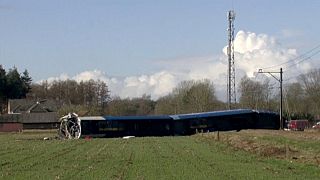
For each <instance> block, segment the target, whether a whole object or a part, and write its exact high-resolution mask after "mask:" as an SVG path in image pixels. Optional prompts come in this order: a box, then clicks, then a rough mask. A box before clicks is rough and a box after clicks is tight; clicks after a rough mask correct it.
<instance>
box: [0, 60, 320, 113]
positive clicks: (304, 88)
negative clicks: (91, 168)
mask: <svg viewBox="0 0 320 180" xmlns="http://www.w3.org/2000/svg"><path fill="white" fill-rule="evenodd" d="M31 82H32V79H31V77H30V76H29V73H28V71H27V70H25V71H24V72H23V73H21V74H20V73H19V72H18V70H17V68H12V69H9V71H8V72H6V71H5V70H4V69H3V68H2V66H1V65H0V102H1V103H0V105H1V109H2V110H3V109H4V107H5V105H6V101H7V99H16V98H25V97H27V98H31V99H37V100H41V99H50V100H54V101H56V102H57V103H58V105H59V107H58V108H60V110H61V113H62V114H63V113H66V112H68V111H75V112H82V113H83V114H87V115H102V114H110V115H152V114H179V113H193V112H205V111H213V110H221V109H226V107H227V105H226V103H223V102H221V101H219V100H218V99H217V97H216V93H215V87H214V84H213V83H212V82H211V81H209V80H201V81H193V80H191V81H183V82H181V83H180V84H179V85H178V86H177V87H176V88H174V89H173V90H172V92H171V93H170V94H168V95H166V96H163V97H161V98H159V99H158V100H152V99H151V97H150V96H149V95H143V96H142V97H140V98H132V99H129V98H127V99H121V98H120V97H113V98H111V97H110V92H109V90H108V86H107V85H106V83H105V82H103V81H99V80H98V81H94V80H90V81H82V82H76V81H74V80H65V81H61V80H59V81H53V82H50V83H49V82H47V81H43V82H42V83H38V84H37V83H34V84H31ZM238 92H239V95H240V96H239V97H240V98H239V102H238V104H236V108H250V109H266V110H272V111H278V110H279V99H280V98H279V91H278V83H276V84H272V83H271V82H270V81H269V80H265V81H263V82H261V81H255V80H252V79H250V78H248V77H243V78H242V79H241V80H240V82H239V86H238ZM284 112H285V113H286V114H287V115H288V116H291V117H292V118H303V117H310V114H320V69H314V70H312V71H310V72H308V73H305V74H301V75H300V76H298V78H297V81H296V82H294V83H287V84H285V86H284Z"/></svg>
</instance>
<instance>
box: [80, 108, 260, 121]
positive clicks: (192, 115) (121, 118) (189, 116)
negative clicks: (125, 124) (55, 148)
mask: <svg viewBox="0 0 320 180" xmlns="http://www.w3.org/2000/svg"><path fill="white" fill-rule="evenodd" d="M249 113H258V111H255V110H251V109H236V110H225V111H212V112H201V113H190V114H175V115H148V116H89V117H80V119H81V120H89V121H91V120H108V121H147V120H150V121H158V120H159V121H163V120H185V119H197V118H208V117H220V116H232V115H241V114H249Z"/></svg>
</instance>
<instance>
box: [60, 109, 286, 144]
mask: <svg viewBox="0 0 320 180" xmlns="http://www.w3.org/2000/svg"><path fill="white" fill-rule="evenodd" d="M68 121H71V122H72V123H71V125H69V126H68ZM61 122H65V123H64V124H63V125H62V126H60V134H62V135H63V136H65V137H67V138H79V137H80V136H98V137H123V136H173V135H191V134H195V133H196V132H212V131H229V130H237V131H239V130H242V129H279V128H280V124H279V114H278V113H274V112H267V111H256V110H249V109H238V110H227V111H213V112H203V113H192V114H178V115H160V116H97V117H95V116H89V117H77V116H76V115H74V116H72V114H69V120H68V117H67V116H65V117H64V119H63V118H62V121H61ZM68 129H70V131H69V130H68Z"/></svg>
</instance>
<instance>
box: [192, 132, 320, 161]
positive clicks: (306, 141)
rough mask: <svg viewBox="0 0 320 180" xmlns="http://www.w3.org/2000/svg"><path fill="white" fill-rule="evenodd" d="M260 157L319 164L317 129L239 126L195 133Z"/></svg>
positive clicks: (319, 142)
mask: <svg viewBox="0 0 320 180" xmlns="http://www.w3.org/2000/svg"><path fill="white" fill-rule="evenodd" d="M196 136H201V137H204V138H206V139H213V140H215V141H221V142H223V143H227V144H228V145H230V146H231V147H232V148H233V149H235V150H244V151H247V152H250V153H254V154H256V155H258V156H261V157H266V158H268V157H274V158H278V159H286V160H288V161H290V162H293V161H297V162H302V163H306V164H315V165H318V166H320V131H316V130H306V131H283V130H242V131H240V132H234V131H233V132H219V133H217V132H215V133H207V134H198V135H196Z"/></svg>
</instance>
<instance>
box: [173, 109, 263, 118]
mask: <svg viewBox="0 0 320 180" xmlns="http://www.w3.org/2000/svg"><path fill="white" fill-rule="evenodd" d="M254 112H257V111H255V110H251V109H235V110H225V111H211V112H202V113H192V114H177V115H171V116H170V117H172V118H173V119H174V120H183V119H195V118H208V117H218V116H231V115H240V114H248V113H254Z"/></svg>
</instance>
